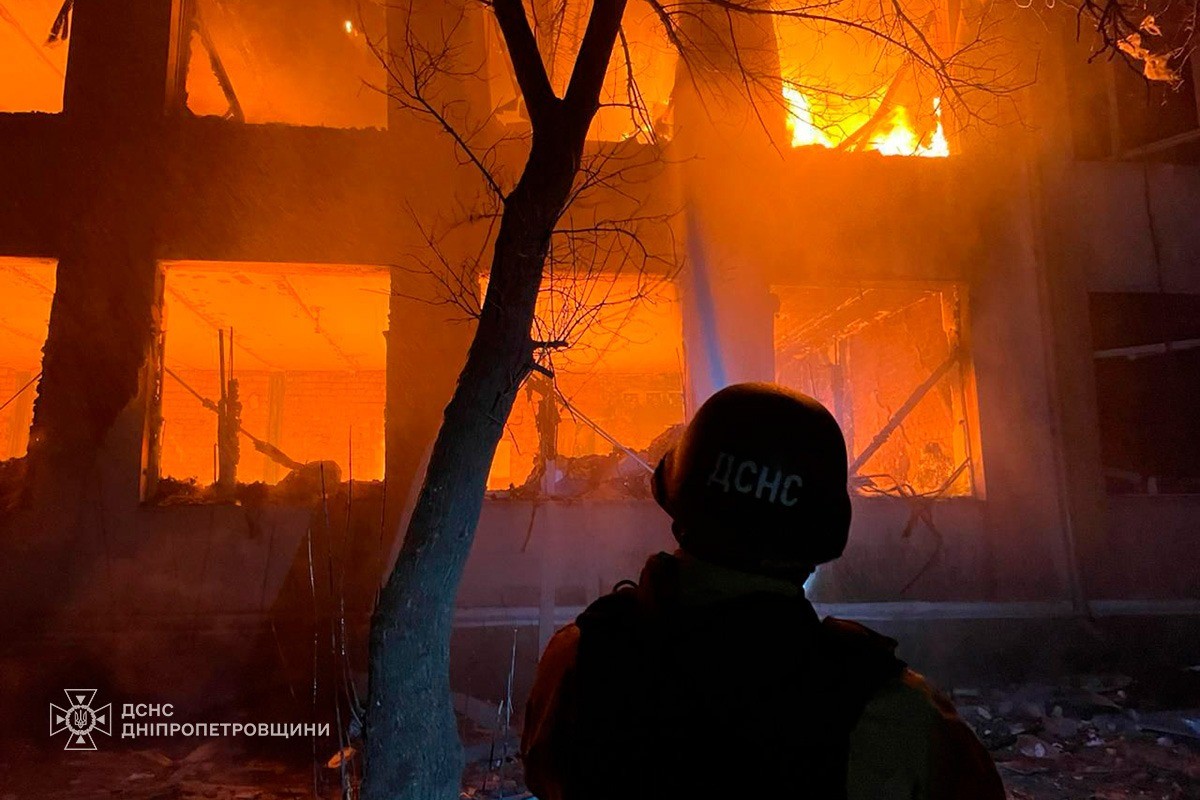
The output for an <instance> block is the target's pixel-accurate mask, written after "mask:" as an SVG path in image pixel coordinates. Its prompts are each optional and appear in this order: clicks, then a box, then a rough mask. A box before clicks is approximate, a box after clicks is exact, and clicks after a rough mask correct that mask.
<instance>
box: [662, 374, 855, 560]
mask: <svg viewBox="0 0 1200 800" xmlns="http://www.w3.org/2000/svg"><path fill="white" fill-rule="evenodd" d="M653 488H654V499H655V500H657V501H658V504H659V505H660V506H662V507H663V509H664V510H665V511H666V512H667V513H668V514H670V515H671V519H672V520H674V525H673V526H672V528H673V530H674V531H675V537H676V538H677V539H678V540H679V543H680V545H681V546H682V547H683V549H684V550H685V551H687V552H691V553H693V554H694V555H696V556H698V557H700V558H704V559H706V560H710V561H714V562H717V563H724V564H728V565H729V566H734V567H740V568H744V569H750V570H755V571H768V572H770V571H777V570H780V569H783V570H785V571H786V570H788V569H793V568H796V567H803V566H805V565H807V566H808V567H812V566H815V565H817V564H821V563H824V562H826V561H830V560H832V559H835V558H837V557H838V556H840V555H841V554H842V550H843V549H845V547H846V538H847V536H848V534H849V531H850V495H849V493H848V492H847V490H846V443H845V440H844V439H843V438H842V431H841V429H840V428H839V427H838V424H837V420H835V419H834V418H833V415H832V414H830V413H829V411H828V410H827V409H826V408H825V407H824V406H823V405H821V404H820V403H819V402H818V401H816V400H814V399H813V398H811V397H809V396H807V395H804V394H801V393H799V392H794V391H791V390H789V389H785V388H783V387H781V386H776V385H774V384H769V383H740V384H736V385H733V386H729V387H727V388H725V389H722V390H721V391H719V392H717V393H716V394H714V395H713V396H712V397H710V398H709V399H708V400H707V401H706V402H705V403H704V405H702V406H701V407H700V409H699V410H698V411H697V412H696V415H695V417H694V418H693V419H692V421H691V422H690V423H689V424H688V426H687V429H686V430H685V431H684V433H683V437H682V439H681V440H680V442H679V444H678V445H676V446H675V448H674V449H672V450H670V451H668V452H667V454H666V455H665V456H663V458H662V461H661V462H659V465H658V468H657V469H656V470H655V472H654V481H653Z"/></svg>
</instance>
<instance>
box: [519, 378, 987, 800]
mask: <svg viewBox="0 0 1200 800" xmlns="http://www.w3.org/2000/svg"><path fill="white" fill-rule="evenodd" d="M846 473H847V469H846V446H845V442H844V441H843V439H842V434H841V431H840V429H839V428H838V425H837V422H836V420H834V418H833V416H832V415H831V414H830V413H829V412H828V411H827V410H826V409H825V408H824V406H822V405H821V404H820V403H818V402H817V401H816V400H813V399H812V398H810V397H807V396H805V395H802V394H799V393H796V392H792V391H788V390H786V389H783V388H780V387H777V386H773V385H769V384H739V385H735V386H731V387H728V388H726V389H723V390H722V391H720V392H717V393H716V394H715V395H713V396H712V397H711V398H710V399H709V400H708V402H706V403H705V404H704V405H703V406H702V407H701V408H700V409H699V411H698V412H697V413H696V415H695V418H694V419H693V420H692V422H691V423H690V424H689V425H688V427H687V429H686V430H685V431H684V433H683V436H682V438H681V440H680V442H679V443H678V445H677V446H676V447H675V448H674V449H673V450H672V451H670V452H668V453H667V454H666V455H665V456H664V457H663V459H662V461H661V462H660V464H659V465H658V468H657V470H656V471H655V474H654V478H653V490H654V497H655V499H656V500H657V501H658V503H659V505H660V506H662V508H663V509H664V510H665V511H666V512H667V514H669V515H670V517H671V520H672V531H673V532H674V535H675V538H676V539H677V540H678V543H679V549H678V550H677V551H676V552H675V553H673V554H667V553H659V554H657V555H654V556H652V557H651V558H650V559H649V560H648V561H647V562H646V565H645V567H644V568H643V570H642V573H641V577H640V579H639V581H638V582H637V583H636V584H633V583H628V582H627V583H625V584H623V585H618V587H617V589H616V590H615V591H614V592H613V593H611V594H609V595H606V596H604V597H601V598H600V599H599V600H597V601H596V602H594V603H592V605H590V606H589V607H588V608H587V609H586V610H585V611H584V612H583V613H582V614H581V615H580V616H579V617H578V619H577V620H576V621H575V623H574V624H572V625H568V626H567V627H566V628H563V629H562V630H560V631H559V632H557V633H556V634H555V635H554V637H553V638H552V639H551V640H550V643H549V644H548V645H547V647H546V652H545V653H544V654H543V656H542V659H541V662H540V663H539V665H538V670H537V675H536V678H535V681H534V686H533V689H532V692H531V694H530V698H529V704H528V707H527V709H526V718H525V728H524V732H523V736H522V755H523V758H524V761H525V773H526V782H527V784H528V786H529V789H530V791H532V792H533V793H534V794H536V796H537V797H538V798H540V800H643V799H644V800H651V799H652V798H653V800H674V799H675V798H680V799H681V800H682V799H683V798H687V799H688V800H694V799H695V798H710V797H711V798H722V799H725V798H728V799H729V800H734V799H735V798H736V799H737V800H741V799H742V798H746V800H759V798H764V799H765V798H772V799H773V798H818V799H819V800H825V799H826V798H831V799H835V800H843V799H844V800H891V799H892V798H896V799H897V800H900V799H901V798H903V800H912V799H913V798H917V799H919V800H949V799H950V798H955V799H956V800H957V799H959V798H961V799H962V800H967V799H969V800H1003V798H1004V796H1005V795H1004V789H1003V787H1002V786H1001V783H1000V779H999V776H998V775H997V773H996V769H995V766H994V765H993V763H992V761H991V758H990V757H989V755H988V753H987V751H986V750H985V749H984V748H983V746H982V745H981V744H980V743H979V741H978V740H977V739H976V738H975V736H974V734H973V733H972V732H971V730H970V729H969V728H968V727H967V726H966V724H965V723H964V722H963V721H962V720H961V719H960V718H959V717H958V716H957V714H956V713H955V711H954V708H953V706H952V705H951V704H950V702H949V701H948V700H947V699H946V698H945V697H943V696H942V695H941V694H939V693H938V692H937V691H936V690H934V689H933V688H932V687H931V686H930V685H929V684H928V683H927V682H926V681H925V679H924V678H922V677H921V676H920V675H918V674H917V673H915V672H913V671H912V670H910V669H907V668H906V666H905V664H904V662H902V661H900V660H899V659H897V658H896V656H895V654H894V650H895V647H896V642H895V641H893V640H891V639H889V638H887V637H885V636H882V635H880V634H878V633H875V632H874V631H871V630H870V629H868V628H865V627H863V626H861V625H857V624H855V623H853V622H846V621H842V620H837V619H833V618H826V619H824V620H820V619H819V618H818V617H817V615H816V612H815V611H814V610H813V607H812V605H811V604H810V603H809V602H808V600H806V599H805V597H804V590H803V585H804V582H805V581H806V579H807V578H808V577H809V576H810V575H811V574H812V572H813V570H814V569H815V568H816V566H817V565H818V564H823V563H825V562H827V561H830V560H832V559H835V558H837V557H838V556H840V555H841V554H842V550H843V549H844V548H845V546H846V539H847V535H848V533H849V527H850V498H849V493H848V491H847V486H846V484H847V474H846Z"/></svg>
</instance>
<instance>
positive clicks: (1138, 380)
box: [1089, 292, 1200, 494]
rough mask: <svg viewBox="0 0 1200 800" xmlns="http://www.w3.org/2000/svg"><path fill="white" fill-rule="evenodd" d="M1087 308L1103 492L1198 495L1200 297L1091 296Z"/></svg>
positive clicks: (1115, 293)
mask: <svg viewBox="0 0 1200 800" xmlns="http://www.w3.org/2000/svg"><path fill="white" fill-rule="evenodd" d="M1089 304H1090V312H1091V325H1092V344H1093V347H1094V349H1095V359H1096V402H1097V406H1098V410H1099V415H1100V451H1101V457H1102V460H1103V463H1104V474H1105V480H1106V483H1107V485H1108V490H1109V491H1110V492H1112V493H1115V494H1130V493H1132V494H1159V493H1164V494H1165V493H1194V492H1200V464H1198V462H1197V460H1196V453H1197V452H1198V451H1200V417H1198V416H1197V414H1196V400H1195V398H1196V397H1197V396H1200V297H1198V296H1196V295H1188V294H1164V293H1140V292H1111V293H1107V292H1097V293H1093V294H1092V295H1090V298H1089Z"/></svg>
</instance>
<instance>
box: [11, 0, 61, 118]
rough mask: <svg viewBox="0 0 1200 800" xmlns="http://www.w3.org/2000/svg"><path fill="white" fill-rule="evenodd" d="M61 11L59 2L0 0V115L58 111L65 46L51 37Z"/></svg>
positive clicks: (57, 0)
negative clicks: (20, 112)
mask: <svg viewBox="0 0 1200 800" xmlns="http://www.w3.org/2000/svg"><path fill="white" fill-rule="evenodd" d="M62 8H63V3H62V0H0V112H5V111H48V112H52V113H58V112H59V111H62V103H63V86H64V84H65V83H66V74H67V43H66V42H65V41H62V40H61V39H60V38H59V37H57V36H53V37H52V35H51V31H52V30H53V29H54V28H55V23H56V21H57V19H58V16H59V11H60V10H61V9H62ZM51 38H54V39H55V41H53V42H52V41H50V39H51Z"/></svg>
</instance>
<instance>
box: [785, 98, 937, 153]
mask: <svg viewBox="0 0 1200 800" xmlns="http://www.w3.org/2000/svg"><path fill="white" fill-rule="evenodd" d="M783 98H784V100H785V101H786V102H787V107H788V130H790V131H791V133H792V147H810V146H817V147H825V148H831V149H832V148H836V147H838V146H840V145H841V144H842V143H843V142H845V141H846V140H847V139H848V138H850V136H851V135H852V133H853V132H855V131H857V130H858V129H859V128H861V127H862V126H863V125H865V124H867V122H868V120H869V119H870V116H869V115H866V114H860V115H855V118H853V119H846V120H844V121H842V122H841V123H840V124H838V125H836V126H834V125H828V124H825V123H824V122H823V121H821V120H818V119H816V118H815V116H814V114H813V110H812V104H811V103H810V101H809V99H808V98H807V97H806V96H805V95H804V93H803V92H802V91H800V90H799V89H798V88H796V87H795V86H792V85H786V84H785V85H784V87H783ZM880 102H882V98H881V100H880ZM933 119H934V123H935V124H934V127H933V130H931V131H927V132H926V133H924V134H922V133H920V132H919V131H918V127H917V125H915V124H914V122H913V119H912V115H911V114H910V113H909V111H908V109H907V108H905V107H904V106H900V105H897V106H894V107H893V108H892V109H891V111H890V112H888V115H887V119H886V120H885V121H883V122H882V123H881V124H880V125H878V126H877V128H876V130H875V131H874V132H872V133H871V134H870V137H869V138H868V139H867V140H866V141H865V142H862V143H861V144H857V145H854V146H853V149H856V150H874V151H875V152H877V153H880V154H882V155H885V156H922V157H926V158H945V157H946V156H948V155H950V145H949V142H947V141H946V131H945V129H944V128H943V127H942V103H941V100H940V99H939V98H936V97H935V98H934V99H933Z"/></svg>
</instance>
